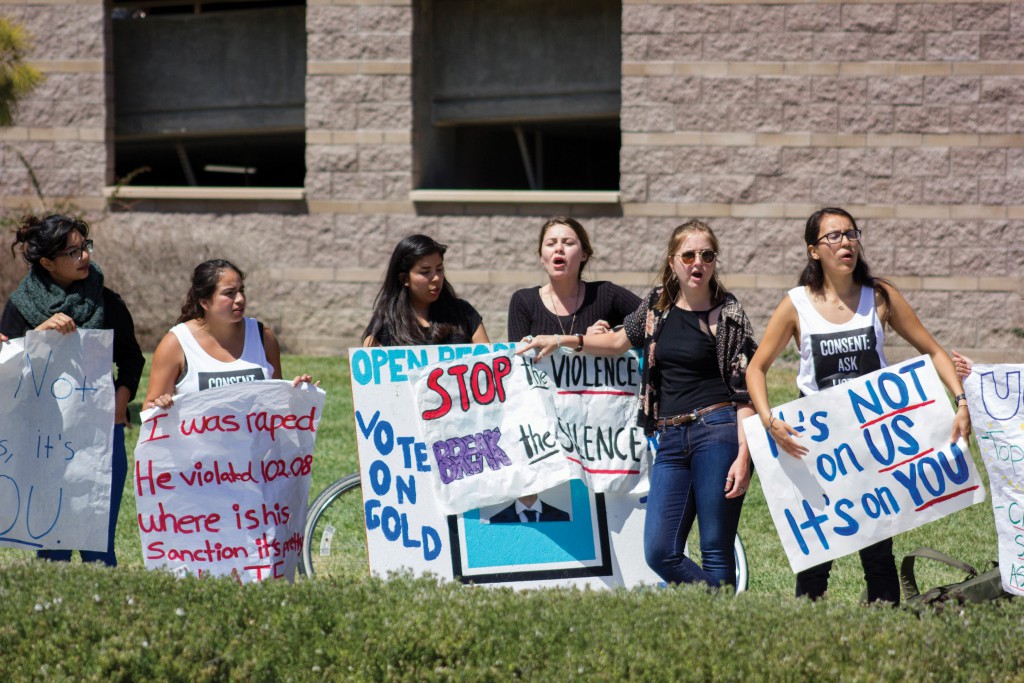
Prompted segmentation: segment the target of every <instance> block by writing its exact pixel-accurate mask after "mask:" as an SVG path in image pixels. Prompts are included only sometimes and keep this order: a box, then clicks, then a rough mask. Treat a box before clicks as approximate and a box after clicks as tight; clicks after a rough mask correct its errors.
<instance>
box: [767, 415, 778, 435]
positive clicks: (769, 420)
mask: <svg viewBox="0 0 1024 683" xmlns="http://www.w3.org/2000/svg"><path fill="white" fill-rule="evenodd" d="M777 419H778V418H776V417H775V416H774V415H772V416H771V417H770V418H768V433H769V434H770V433H771V431H772V425H774V424H775V420H777Z"/></svg>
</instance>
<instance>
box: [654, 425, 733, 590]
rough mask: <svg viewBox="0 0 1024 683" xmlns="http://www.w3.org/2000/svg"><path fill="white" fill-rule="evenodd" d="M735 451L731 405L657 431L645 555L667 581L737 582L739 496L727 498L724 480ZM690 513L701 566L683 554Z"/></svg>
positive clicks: (688, 530) (714, 584) (729, 583)
mask: <svg viewBox="0 0 1024 683" xmlns="http://www.w3.org/2000/svg"><path fill="white" fill-rule="evenodd" d="M738 452H739V440H738V437H737V434H736V411H735V410H734V409H733V408H732V407H724V408H720V409H718V410H715V411H712V412H710V413H708V414H707V415H704V416H702V417H700V418H698V419H697V420H696V421H694V422H691V423H690V424H686V425H680V426H678V427H669V428H668V429H666V430H664V431H662V432H661V438H660V440H659V442H658V454H657V457H655V459H654V467H653V469H652V470H651V492H650V494H649V495H648V498H647V517H646V521H645V523H644V556H645V558H646V560H647V564H648V565H650V567H651V569H653V570H654V571H655V572H656V573H657V574H658V576H660V577H661V578H662V579H664V580H665V581H667V582H668V583H695V582H698V581H703V582H704V583H707V584H709V585H711V586H720V585H722V584H726V585H730V586H734V585H736V556H735V554H734V551H733V541H734V539H735V538H736V529H737V528H738V527H739V524H740V511H741V510H742V509H743V496H740V497H738V498H726V497H725V478H726V477H727V476H728V473H729V467H731V466H732V463H733V461H734V460H736V454H737V453H738ZM694 517H696V519H697V528H698V529H699V530H700V552H701V556H702V558H703V564H704V566H703V567H701V566H699V565H698V564H697V563H696V562H694V561H693V560H691V559H690V558H688V557H686V555H684V554H683V548H684V546H685V545H686V537H687V536H688V535H689V534H690V528H691V527H692V526H693V520H694Z"/></svg>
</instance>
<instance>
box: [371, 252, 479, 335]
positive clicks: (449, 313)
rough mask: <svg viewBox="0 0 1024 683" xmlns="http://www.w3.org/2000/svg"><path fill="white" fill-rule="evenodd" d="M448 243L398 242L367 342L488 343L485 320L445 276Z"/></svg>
mask: <svg viewBox="0 0 1024 683" xmlns="http://www.w3.org/2000/svg"><path fill="white" fill-rule="evenodd" d="M447 250H448V247H447V246H446V245H444V244H441V243H439V242H436V241H434V240H433V239H431V238H430V237H427V236H426V235H410V236H408V237H406V238H405V239H403V240H402V241H400V242H399V243H398V244H397V245H395V249H394V251H392V252H391V259H390V260H389V261H388V267H387V270H386V271H385V273H384V281H383V282H382V283H381V286H380V291H379V292H377V298H376V300H375V301H374V304H373V314H372V315H371V317H370V324H369V325H367V326H366V331H365V332H364V333H363V346H419V345H424V344H468V343H470V342H473V343H486V342H488V341H489V340H488V338H487V330H485V329H484V324H483V318H481V317H480V314H479V313H477V312H476V309H475V308H473V307H472V306H471V305H469V303H468V302H466V301H463V300H462V299H460V298H458V297H457V296H455V289H454V288H453V287H452V285H451V283H450V282H448V280H446V279H445V276H444V254H445V252H446V251H447Z"/></svg>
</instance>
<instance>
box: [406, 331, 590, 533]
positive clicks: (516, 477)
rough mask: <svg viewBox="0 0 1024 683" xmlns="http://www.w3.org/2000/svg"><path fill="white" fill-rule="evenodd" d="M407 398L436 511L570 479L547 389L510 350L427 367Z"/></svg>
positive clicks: (470, 505) (483, 502) (484, 502)
mask: <svg viewBox="0 0 1024 683" xmlns="http://www.w3.org/2000/svg"><path fill="white" fill-rule="evenodd" d="M413 395H414V396H415V398H416V413H417V415H418V417H419V419H420V423H421V429H422V433H423V438H424V440H425V441H426V443H427V449H428V450H429V452H430V453H431V455H432V460H433V463H434V465H435V466H436V469H435V473H436V475H437V476H435V477H432V478H431V482H432V484H433V488H434V492H435V495H436V498H437V501H438V503H439V505H440V506H441V508H442V510H444V511H445V512H447V513H449V514H457V513H460V512H466V511H468V510H472V509H474V508H479V507H482V506H485V505H494V504H497V503H501V502H506V501H508V500H509V498H510V496H519V495H524V494H531V493H539V492H541V491H545V490H547V489H550V488H552V487H553V486H557V485H558V484H561V483H564V482H566V481H568V480H569V479H570V472H569V463H568V461H566V459H565V455H564V454H563V453H562V450H561V448H560V447H559V445H558V437H557V434H556V422H555V408H554V387H553V386H552V385H551V383H550V382H549V381H548V380H547V378H546V377H544V376H543V375H542V374H540V373H538V372H536V371H535V370H534V367H533V363H532V362H531V361H530V360H529V359H526V358H523V357H521V356H517V355H515V353H513V352H512V351H511V350H506V351H497V352H494V353H491V354H488V355H485V356H478V357H473V358H466V359H457V360H454V361H451V362H442V363H436V364H433V365H428V366H427V367H426V368H424V369H423V370H422V371H421V372H420V373H419V375H418V379H417V380H416V381H415V387H414V390H413Z"/></svg>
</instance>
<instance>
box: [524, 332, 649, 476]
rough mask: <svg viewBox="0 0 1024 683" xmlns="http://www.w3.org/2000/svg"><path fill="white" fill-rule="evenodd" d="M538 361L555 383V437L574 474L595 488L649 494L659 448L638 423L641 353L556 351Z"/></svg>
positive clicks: (542, 369) (543, 374)
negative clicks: (605, 356)
mask: <svg viewBox="0 0 1024 683" xmlns="http://www.w3.org/2000/svg"><path fill="white" fill-rule="evenodd" d="M533 365H534V369H535V370H536V371H537V372H538V373H541V375H542V376H543V377H545V378H547V380H548V382H550V383H551V384H552V385H553V386H554V389H555V391H554V403H555V416H556V418H557V429H556V432H555V436H556V438H557V440H558V445H559V446H561V448H562V450H563V451H564V452H565V457H566V458H568V460H569V462H570V470H571V472H572V475H573V476H574V477H576V478H578V479H582V480H583V481H584V483H586V485H587V488H589V489H590V490H592V491H599V492H608V493H628V492H630V491H632V492H634V493H645V492H646V491H647V490H648V488H649V484H650V481H649V476H650V466H651V464H652V461H653V459H654V449H655V447H654V445H653V443H652V441H653V440H652V439H648V438H647V437H646V436H645V435H644V430H643V429H641V428H640V427H637V426H636V410H637V395H638V394H639V392H640V382H641V373H640V356H639V354H638V353H637V352H636V351H628V352H626V353H624V354H622V355H621V356H612V357H608V358H602V357H598V356H591V355H588V354H585V353H573V354H566V353H553V354H551V355H550V356H545V357H544V358H543V359H541V360H539V361H537V360H535V361H533Z"/></svg>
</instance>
